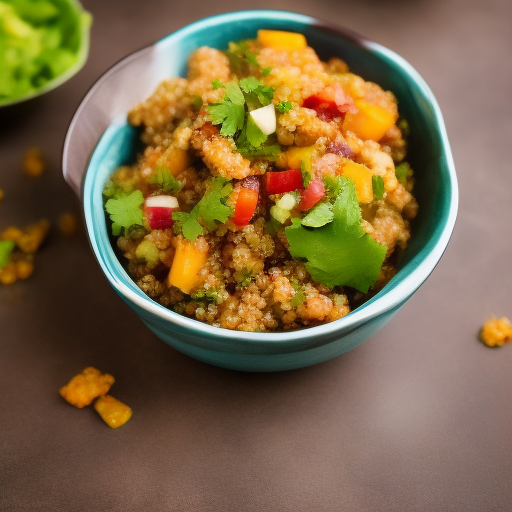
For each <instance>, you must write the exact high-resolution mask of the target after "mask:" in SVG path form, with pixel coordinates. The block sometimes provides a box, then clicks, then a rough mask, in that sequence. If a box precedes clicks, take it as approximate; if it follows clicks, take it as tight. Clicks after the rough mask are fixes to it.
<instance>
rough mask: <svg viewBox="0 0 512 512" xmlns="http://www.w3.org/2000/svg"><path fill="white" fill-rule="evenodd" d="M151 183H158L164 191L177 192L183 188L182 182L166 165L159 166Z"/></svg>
mask: <svg viewBox="0 0 512 512" xmlns="http://www.w3.org/2000/svg"><path fill="white" fill-rule="evenodd" d="M150 183H151V184H152V185H157V186H158V187H159V188H160V189H162V190H163V191H164V192H172V193H173V194H177V193H178V192H179V191H180V190H181V183H180V182H179V181H178V180H177V179H176V178H175V177H174V176H173V175H172V174H171V173H170V172H169V169H167V168H166V167H157V168H156V169H155V171H154V172H153V175H152V176H151V180H150Z"/></svg>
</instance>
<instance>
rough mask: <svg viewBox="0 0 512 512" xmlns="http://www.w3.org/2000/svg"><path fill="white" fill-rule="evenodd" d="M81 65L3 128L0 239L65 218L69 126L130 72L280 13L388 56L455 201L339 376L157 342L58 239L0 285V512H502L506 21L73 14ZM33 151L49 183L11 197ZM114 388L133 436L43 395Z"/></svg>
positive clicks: (509, 394) (510, 355)
mask: <svg viewBox="0 0 512 512" xmlns="http://www.w3.org/2000/svg"><path fill="white" fill-rule="evenodd" d="M84 5H85V6H86V8H88V9H89V10H90V11H91V12H92V14H93V15H94V26H93V29H92V46H91V53H90V58H89V60H88V62H87V64H86V66H85V68H84V69H83V70H82V71H81V72H80V73H79V74H78V75H77V76H75V77H74V78H73V79H72V80H70V81H69V82H68V83H66V84H65V85H64V86H62V87H60V88H59V89H57V90H55V91H53V92H52V93H50V94H48V95H47V96H45V97H44V98H42V99H41V101H39V102H36V103H35V104H33V105H32V109H31V111H30V112H27V113H25V114H24V115H21V114H20V116H19V117H18V118H17V119H16V120H15V121H5V120H2V121H0V122H1V123H2V125H1V129H0V187H1V188H2V189H3V190H4V191H5V199H4V201H3V203H2V205H1V206H0V228H3V227H5V226H7V225H9V224H11V223H15V224H18V225H23V224H26V223H29V222H31V221H33V220H36V219H38V218H40V217H43V216H47V217H48V218H50V219H51V220H52V221H56V219H57V218H58V216H59V215H60V214H61V213H62V212H64V211H75V212H77V213H78V212H79V203H78V201H77V199H76V198H75V197H74V196H73V194H72V193H71V191H70V190H69V189H68V187H67V185H66V184H65V183H64V181H63V179H62V177H61V168H60V154H61V149H62V144H63V139H64V136H65V133H66V129H67V126H68V123H69V121H70V119H71V116H72V114H73V112H74V110H75V108H76V107H77V105H78V103H79V101H80V100H81V98H82V96H83V95H84V93H85V92H86V91H87V89H88V88H89V86H90V85H91V84H92V83H93V82H94V80H95V79H96V78H97V77H98V76H99V75H100V74H101V73H102V72H103V71H104V70H105V69H106V68H107V67H108V66H110V65H111V64H112V63H114V62H116V61H117V60H118V59H119V58H121V57H123V56H124V55H126V54H127V53H129V52H131V51H132V50H135V49H137V48H139V47H141V46H144V45H146V44H147V43H150V42H152V41H153V40H156V39H158V38H160V37H162V36H164V35H166V34H167V33H169V32H172V31H173V30H175V29H177V28H179V27H181V26H183V25H185V24H187V23H189V22H192V21H194V20H196V19H198V18H200V17H203V16H206V15H210V14H214V13H218V12H223V11H228V10H236V9H244V8H254V7H258V8H264V7H274V8H275V7H278V8H282V9H289V10H296V11H299V12H304V13H307V14H312V15H316V16H318V17H319V18H324V19H328V20H332V21H335V22H337V23H339V24H342V25H345V26H347V27H350V28H352V29H353V30H355V31H358V32H360V33H362V34H364V35H367V36H368V37H370V38H373V39H374V40H376V41H378V42H380V43H382V44H383V45H385V46H388V47H390V48H391V49H393V50H395V51H397V52H398V53H399V54H401V55H403V56H404V57H405V58H406V59H407V60H409V62H411V63H412V65H413V66H415V67H416V69H417V70H418V71H419V72H420V73H421V74H422V75H423V77H424V78H425V79H426V81H427V83H429V85H430V86H431V88H432V89H433V91H434V94H435V95H436V96H437V99H438V101H439V103H440V105H441V109H442V111H443V112H444V115H445V119H446V123H447V129H448V134H449V137H450V139H451V143H452V148H453V152H454V158H455V163H456V167H457V171H458V177H459V180H460V193H461V201H460V209H459V216H458V221H457V225H456V228H455V232H454V235H453V238H452V240H451V243H450V245H449V247H448V250H447V252H446V254H445V255H444V257H443V259H442V260H441V263H440V264H439V266H438V267H437V268H436V270H435V271H434V273H433V275H432V276H431V277H430V278H429V279H428V281H427V282H426V284H425V285H424V286H423V287H422V288H421V289H420V290H419V291H418V293H416V294H415V296H414V297H413V298H412V299H411V300H410V301H409V302H408V303H407V304H406V305H405V307H404V308H403V309H402V310H401V311H400V312H399V314H398V315H397V316H396V317H395V318H394V319H393V320H392V321H391V322H390V323H389V324H388V325H387V326H386V327H385V328H384V329H383V330H382V331H380V332H379V333H378V334H376V335H375V336H374V337H373V338H372V339H370V340H368V341H367V342H365V343H363V344H362V345H360V346H359V347H358V348H356V349H354V350H352V351H351V352H349V353H347V354H344V355H342V356H340V357H338V358H337V359H335V360H332V361H329V362H327V363H323V364H320V365H317V366H314V367H311V368H307V369H303V370H296V371H290V372H283V373H276V374H244V373H237V372H233V371H228V370H223V369H219V368H215V367H212V366H208V365H206V364H203V363H200V362H197V361H195V360H193V359H190V358H188V357H186V356H184V355H182V354H180V353H178V352H176V351H175V350H173V349H172V348H170V347H169V346H167V345H166V344H164V343H163V342H162V341H160V340H159V339H157V338H156V337H155V336H154V335H153V334H151V333H150V332H149V331H148V330H147V329H146V328H145V327H144V326H143V325H142V323H141V322H140V321H139V320H138V318H137V317H136V316H135V315H134V314H133V313H132V312H131V311H130V310H129V309H128V308H127V307H126V306H125V305H124V304H123V303H122V302H121V300H120V299H118V297H117V296H116V295H115V294H114V292H113V291H112V290H111V288H110V287H109V285H108V283H107V281H106V279H105V278H104V277H103V275H102V273H101V271H100V269H99V267H98V265H97V264H96V261H95V260H94V257H93V255H92V253H91V251H90V249H89V247H88V243H87V241H86V238H85V235H84V233H83V231H82V232H81V233H79V234H78V235H76V236H74V237H71V238H66V237H64V236H63V235H61V234H59V232H58V230H57V229H54V230H53V231H52V233H51V236H50V238H49V240H48V243H47V244H46V245H45V247H44V248H43V249H42V250H41V252H40V253H39V254H38V255H37V257H36V272H35V274H34V275H33V277H31V278H30V279H28V280H27V281H24V282H19V283H17V284H16V285H14V286H11V287H5V286H0V510H2V511H12V510H16V511H17V510H23V511H25V510H30V511H34V510H49V511H59V510H63V511H78V510H87V511H89V510H109V511H117V510H119V511H121V510H123V511H126V510H130V511H131V510H134V511H140V510H148V511H164V510H165V511H171V510H172V511H263V510H269V511H315V512H317V511H329V512H331V511H338V510H344V511H377V510H378V511H428V512H431V511H443V512H444V511H464V512H468V511H476V512H487V511H508V510H512V486H511V485H510V482H511V476H512V474H511V472H512V457H511V455H512V391H511V390H512V346H506V347H503V348H500V349H489V348H486V347H484V346H483V345H482V344H480V343H479V342H478V341H477V333H478V330H479V328H480V326H481V324H482V323H483V322H484V321H485V320H486V319H487V318H489V317H490V316H491V315H492V314H495V315H498V316H502V315H508V316H509V317H512V286H511V285H512V279H511V263H510V261H511V230H510V228H511V224H510V220H511V219H512V201H511V199H510V198H511V195H512V185H511V180H510V173H511V170H510V163H509V161H508V160H507V156H506V155H507V154H508V151H509V150H510V146H511V144H512V102H511V100H510V94H511V91H512V68H511V66H510V50H511V48H512V38H511V34H512V30H510V29H511V28H512V27H511V21H512V2H509V1H508V0H487V1H485V2H484V1H477V0H471V1H470V0H447V1H442V0H434V1H427V0H418V1H409V2H407V1H405V0H403V1H400V0H394V1H391V0H390V1H388V2H377V1H371V0H365V1H359V2H354V1H351V2H348V1H341V0H331V1H329V0H317V1H315V2H313V1H312V0H294V1H292V0H280V1H279V2H275V1H269V0H262V1H260V2H258V3H257V4H254V2H244V1H242V2H238V3H236V4H233V3H232V2H227V1H224V0H219V1H218V2H206V1H200V2H199V4H197V3H196V2H181V3H177V2H175V1H172V0H171V1H169V0H168V1H163V0H162V1H160V0H145V1H135V0H124V1H115V2H114V1H108V2H107V1H105V0H87V1H86V0H84ZM30 146H39V147H41V148H42V149H43V150H44V152H45V153H46V155H47V158H48V169H47V172H46V174H45V175H44V176H43V177H42V178H40V179H30V178H27V177H24V176H23V175H22V174H21V172H20V162H21V160H22V157H23V154H24V152H25V150H26V149H27V148H28V147H30ZM89 365H93V366H96V367H98V368H100V369H101V370H103V371H106V372H110V373H112V374H113V375H114V376H115V378H116V384H115V386H114V388H113V390H112V393H113V394H114V395H115V396H116V397H117V398H119V399H120V400H122V401H124V402H126V403H127V404H129V405H130V406H131V407H132V408H133V411H134V414H133V418H132V419H131V420H130V421H129V422H128V423H127V424H126V425H125V426H123V427H121V428H119V429H117V430H111V429H109V428H108V427H107V426H106V425H105V424H104V423H103V422H102V420H101V419H100V418H99V417H98V416H97V414H96V413H95V411H94V410H93V409H92V408H86V409H83V410H79V409H76V408H73V407H71V406H70V405H68V404H67V403H65V402H64V401H63V400H62V399H61V398H60V397H59V395H58V393H57V390H58V388H59V387H60V386H61V385H63V384H64V383H66V382H67V380H68V379H69V378H70V377H71V376H72V375H74V374H75V373H77V372H79V371H80V370H82V369H83V368H84V367H85V366H89Z"/></svg>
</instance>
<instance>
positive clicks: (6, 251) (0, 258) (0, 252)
mask: <svg viewBox="0 0 512 512" xmlns="http://www.w3.org/2000/svg"><path fill="white" fill-rule="evenodd" d="M15 246H16V244H15V243H14V242H13V241H12V240H0V268H4V267H5V266H6V265H7V264H8V263H9V261H10V260H11V253H12V251H13V249H14V247H15Z"/></svg>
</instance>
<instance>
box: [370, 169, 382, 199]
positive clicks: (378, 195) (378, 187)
mask: <svg viewBox="0 0 512 512" xmlns="http://www.w3.org/2000/svg"><path fill="white" fill-rule="evenodd" d="M372 188H373V198H374V199H377V200H379V199H382V198H383V196H384V180H383V179H382V176H379V175H378V174H374V175H373V176H372Z"/></svg>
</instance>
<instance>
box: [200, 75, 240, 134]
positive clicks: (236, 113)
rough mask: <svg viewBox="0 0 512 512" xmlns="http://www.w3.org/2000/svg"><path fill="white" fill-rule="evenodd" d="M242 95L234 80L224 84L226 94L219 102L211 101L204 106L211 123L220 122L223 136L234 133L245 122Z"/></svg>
mask: <svg viewBox="0 0 512 512" xmlns="http://www.w3.org/2000/svg"><path fill="white" fill-rule="evenodd" d="M244 103H245V99H244V95H243V93H242V91H241V89H240V87H239V85H238V84H237V83H235V82H229V84H227V85H226V96H224V98H223V99H222V101H221V102H220V103H213V104H210V105H208V106H207V107H206V110H207V112H208V114H209V120H210V121H211V122H212V124H215V125H217V124H221V125H222V127H221V130H220V134H221V135H223V136H224V137H231V136H233V135H235V133H236V132H237V130H241V129H242V128H243V127H244V123H245V108H244Z"/></svg>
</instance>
